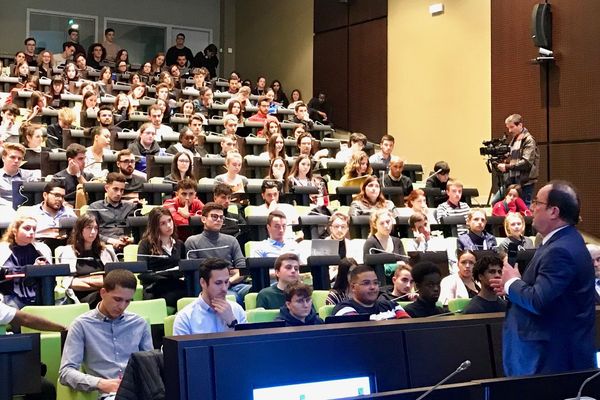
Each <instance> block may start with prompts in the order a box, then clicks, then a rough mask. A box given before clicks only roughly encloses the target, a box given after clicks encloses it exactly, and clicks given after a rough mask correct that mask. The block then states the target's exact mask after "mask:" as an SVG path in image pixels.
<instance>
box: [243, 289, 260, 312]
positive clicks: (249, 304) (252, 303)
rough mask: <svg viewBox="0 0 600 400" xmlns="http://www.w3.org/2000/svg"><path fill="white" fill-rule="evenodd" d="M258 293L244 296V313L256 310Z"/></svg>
mask: <svg viewBox="0 0 600 400" xmlns="http://www.w3.org/2000/svg"><path fill="white" fill-rule="evenodd" d="M257 296H258V293H248V294H246V296H244V304H245V305H246V311H248V310H253V309H255V308H256V297H257Z"/></svg>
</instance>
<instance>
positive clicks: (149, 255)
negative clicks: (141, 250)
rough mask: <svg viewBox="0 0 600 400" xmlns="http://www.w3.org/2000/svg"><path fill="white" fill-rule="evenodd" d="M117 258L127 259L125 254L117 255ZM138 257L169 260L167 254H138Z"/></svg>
mask: <svg viewBox="0 0 600 400" xmlns="http://www.w3.org/2000/svg"><path fill="white" fill-rule="evenodd" d="M116 256H117V257H119V256H123V257H125V253H117V254H116ZM137 256H138V257H148V258H169V256H167V255H166V254H138V255H137Z"/></svg>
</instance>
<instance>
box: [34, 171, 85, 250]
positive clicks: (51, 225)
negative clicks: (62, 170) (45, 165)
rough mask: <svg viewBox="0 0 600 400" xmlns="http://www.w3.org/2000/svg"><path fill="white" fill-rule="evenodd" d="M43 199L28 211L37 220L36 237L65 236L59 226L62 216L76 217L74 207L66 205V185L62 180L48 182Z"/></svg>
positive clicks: (55, 237)
mask: <svg viewBox="0 0 600 400" xmlns="http://www.w3.org/2000/svg"><path fill="white" fill-rule="evenodd" d="M42 199H43V200H42V202H41V203H40V204H36V205H35V206H34V208H33V210H32V211H31V212H30V213H28V215H29V216H32V217H34V218H35V219H36V220H37V230H36V233H35V238H36V239H38V240H43V239H59V238H61V237H63V233H62V232H60V230H59V228H58V226H59V224H60V222H59V221H60V220H61V219H62V218H76V215H75V212H74V211H73V209H72V208H71V207H66V206H65V205H64V199H65V187H64V185H63V184H62V182H59V181H51V182H48V183H47V184H46V186H44V191H43V193H42Z"/></svg>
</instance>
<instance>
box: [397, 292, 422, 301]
mask: <svg viewBox="0 0 600 400" xmlns="http://www.w3.org/2000/svg"><path fill="white" fill-rule="evenodd" d="M411 294H417V293H413V292H410V293H406V294H403V295H402V296H398V297H394V298H393V299H391V301H398V300H400V299H403V298H405V297H406V296H410V295H411Z"/></svg>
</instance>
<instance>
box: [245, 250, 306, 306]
mask: <svg viewBox="0 0 600 400" xmlns="http://www.w3.org/2000/svg"><path fill="white" fill-rule="evenodd" d="M275 277H276V278H277V282H276V283H275V284H273V285H271V286H269V287H266V288H264V289H262V290H261V291H260V292H258V296H257V297H256V307H262V308H265V309H267V310H277V309H280V308H281V307H283V306H284V305H285V301H286V300H285V294H284V292H283V291H284V290H285V289H286V288H287V287H288V286H289V285H291V284H294V283H297V282H298V281H299V280H300V259H299V258H298V255H297V254H294V253H283V254H281V255H280V256H279V257H277V260H276V261H275Z"/></svg>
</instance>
